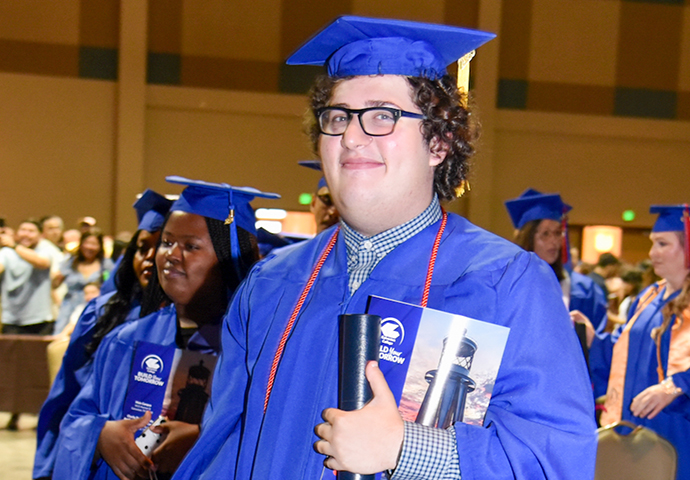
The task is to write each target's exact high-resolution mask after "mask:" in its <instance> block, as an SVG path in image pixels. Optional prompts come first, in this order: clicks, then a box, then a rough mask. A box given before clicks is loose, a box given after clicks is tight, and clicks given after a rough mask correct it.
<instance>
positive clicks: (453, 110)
mask: <svg viewBox="0 0 690 480" xmlns="http://www.w3.org/2000/svg"><path fill="white" fill-rule="evenodd" d="M351 78H352V77H340V78H334V77H329V76H327V75H321V76H319V77H317V79H316V81H315V83H314V86H313V87H312V89H311V91H310V93H309V98H310V111H308V112H307V114H306V115H305V129H306V131H307V134H308V135H309V138H310V140H311V145H312V149H313V152H314V154H316V155H317V156H318V155H319V137H320V135H321V133H320V131H319V126H318V123H317V121H316V111H317V110H318V109H320V108H323V107H326V106H328V104H329V102H330V100H331V98H332V96H333V92H334V91H335V88H336V87H337V86H338V84H340V83H342V82H344V81H346V80H349V79H351ZM407 81H408V83H409V84H410V88H411V90H412V93H411V97H412V101H413V102H414V104H415V105H417V107H419V109H420V110H421V112H422V114H423V115H424V116H425V119H424V120H422V127H421V130H422V136H423V138H424V141H425V142H426V144H427V145H429V144H430V143H431V141H432V140H433V139H438V140H440V143H441V145H442V146H443V148H446V149H447V152H446V157H445V159H444V160H443V162H441V164H439V165H438V166H437V167H436V170H435V172H434V191H435V192H436V193H437V194H438V197H439V199H440V200H445V201H449V200H453V199H455V198H457V196H458V195H457V193H456V189H457V188H458V187H459V186H460V185H461V183H462V181H463V180H466V179H467V176H468V174H469V167H470V166H469V158H470V157H471V156H472V154H473V153H474V142H475V140H476V138H477V134H478V128H477V126H476V125H475V124H474V122H472V117H471V115H470V111H469V109H467V108H465V107H463V105H462V99H463V98H462V96H464V94H462V93H461V92H459V91H458V88H457V84H456V80H455V77H453V76H450V75H445V76H443V77H441V78H438V79H436V80H429V79H427V78H422V77H407Z"/></svg>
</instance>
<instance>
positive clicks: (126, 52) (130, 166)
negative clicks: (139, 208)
mask: <svg viewBox="0 0 690 480" xmlns="http://www.w3.org/2000/svg"><path fill="white" fill-rule="evenodd" d="M147 27H148V1H146V0H143V1H142V0H121V1H120V44H119V60H118V80H117V97H116V119H115V132H116V133H115V142H116V144H115V165H114V169H113V182H114V185H113V202H112V204H113V221H112V231H113V234H116V233H117V232H119V231H122V230H130V231H131V230H132V229H133V228H135V216H134V212H133V210H132V208H131V205H132V203H134V201H135V199H136V195H137V194H138V193H141V192H142V190H143V189H144V186H145V185H144V157H145V144H144V137H145V131H146V57H147Z"/></svg>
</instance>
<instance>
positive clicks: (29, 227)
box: [17, 222, 41, 248]
mask: <svg viewBox="0 0 690 480" xmlns="http://www.w3.org/2000/svg"><path fill="white" fill-rule="evenodd" d="M40 239H41V232H40V231H39V230H38V227H37V226H36V225H34V224H33V223H28V222H25V223H22V224H21V225H19V229H17V243H19V244H20V245H23V246H25V247H29V248H34V247H35V246H36V245H37V244H38V241H39V240H40Z"/></svg>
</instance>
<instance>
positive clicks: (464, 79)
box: [458, 50, 475, 108]
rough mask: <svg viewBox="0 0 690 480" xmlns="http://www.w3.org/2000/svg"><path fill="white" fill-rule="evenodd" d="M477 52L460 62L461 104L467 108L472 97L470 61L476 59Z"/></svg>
mask: <svg viewBox="0 0 690 480" xmlns="http://www.w3.org/2000/svg"><path fill="white" fill-rule="evenodd" d="M474 54H475V51H474V50H472V51H471V52H469V53H467V54H465V55H464V56H463V57H462V58H460V59H459V60H458V90H460V92H461V94H462V98H461V101H460V103H462V106H463V107H465V108H467V101H468V98H469V95H470V60H472V59H473V58H474Z"/></svg>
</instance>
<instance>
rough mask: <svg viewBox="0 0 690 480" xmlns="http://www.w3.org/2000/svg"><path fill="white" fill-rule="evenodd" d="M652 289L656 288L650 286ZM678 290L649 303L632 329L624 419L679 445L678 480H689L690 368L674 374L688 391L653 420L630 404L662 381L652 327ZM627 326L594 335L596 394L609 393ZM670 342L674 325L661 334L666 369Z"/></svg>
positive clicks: (632, 309)
mask: <svg viewBox="0 0 690 480" xmlns="http://www.w3.org/2000/svg"><path fill="white" fill-rule="evenodd" d="M649 288H654V286H653V285H652V286H650V287H648V289H649ZM646 293H647V290H644V291H642V292H641V293H640V294H639V295H638V296H637V298H636V299H635V301H634V302H633V303H632V305H631V306H630V310H629V312H630V316H631V317H632V315H633V314H634V312H635V311H636V309H637V304H638V302H639V301H640V299H641V298H643V297H644V296H645V294H646ZM677 295H678V294H677V292H676V293H674V294H672V295H670V296H669V297H668V298H666V299H664V298H663V297H664V292H663V290H662V291H661V292H660V293H659V294H658V295H657V296H656V297H655V298H654V299H653V300H652V301H651V303H649V305H647V306H646V308H645V309H644V311H643V312H642V313H641V314H640V316H639V317H638V318H637V320H636V321H635V323H634V324H633V326H632V327H631V329H630V336H629V343H628V365H627V368H626V370H625V385H624V388H623V411H622V419H623V420H628V421H630V422H632V423H634V424H636V425H642V426H645V427H647V428H650V429H651V430H653V431H655V432H656V433H658V434H659V435H661V436H662V437H664V438H666V439H667V440H668V441H669V442H671V443H672V444H673V445H674V446H675V447H676V452H677V453H678V473H677V480H690V397H689V396H688V395H689V392H690V371H687V370H686V371H684V372H678V373H674V374H673V382H674V383H675V385H676V386H677V387H680V388H681V389H682V390H683V391H684V392H685V393H684V394H682V395H681V396H679V397H678V398H676V399H675V400H673V402H671V404H669V405H668V406H667V407H666V408H664V409H663V410H662V411H661V412H660V413H659V414H658V415H657V416H656V417H654V418H653V419H651V420H650V419H647V418H639V417H635V416H633V414H632V412H631V411H630V404H631V403H632V401H633V399H634V398H635V397H636V396H637V395H638V394H639V393H641V392H642V391H643V390H644V389H646V388H647V387H650V386H652V385H656V384H658V383H659V375H658V373H657V365H658V361H657V346H656V343H655V342H654V341H653V340H652V335H651V334H652V329H654V328H658V327H660V326H661V323H662V322H663V314H662V309H663V308H664V306H665V305H666V304H667V303H668V302H670V301H671V300H673V299H674V298H675V297H676V296H677ZM623 328H624V325H621V326H620V327H619V328H618V329H617V330H616V331H615V332H614V333H613V334H611V335H608V334H605V335H599V336H597V337H595V339H594V341H593V342H592V347H591V349H590V369H591V370H592V380H593V382H594V389H595V394H597V395H599V396H601V395H604V394H606V389H607V386H608V380H609V372H610V369H611V359H612V355H613V346H614V344H615V343H616V341H617V339H618V337H619V336H620V333H621V331H622V329H623ZM670 342H671V328H668V329H667V330H666V332H665V333H664V335H663V336H662V337H661V361H662V367H663V370H664V372H666V370H667V362H668V357H669V346H670Z"/></svg>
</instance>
